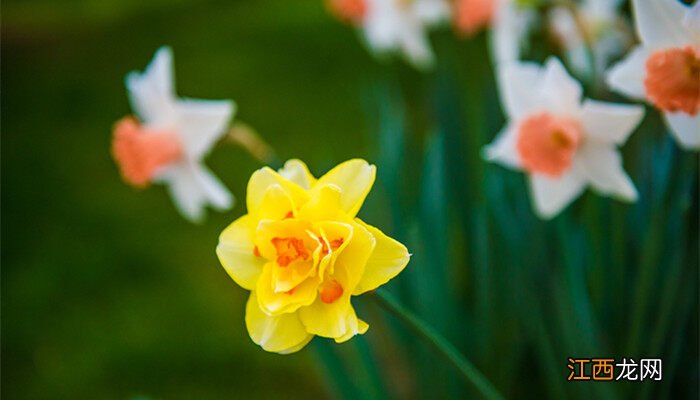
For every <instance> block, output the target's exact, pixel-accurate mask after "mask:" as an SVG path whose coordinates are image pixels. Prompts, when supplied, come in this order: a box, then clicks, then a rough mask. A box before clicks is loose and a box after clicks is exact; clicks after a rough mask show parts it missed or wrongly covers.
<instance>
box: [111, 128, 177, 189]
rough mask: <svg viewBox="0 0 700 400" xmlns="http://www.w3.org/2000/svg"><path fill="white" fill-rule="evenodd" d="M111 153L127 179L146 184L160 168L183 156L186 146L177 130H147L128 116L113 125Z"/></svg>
mask: <svg viewBox="0 0 700 400" xmlns="http://www.w3.org/2000/svg"><path fill="white" fill-rule="evenodd" d="M112 155H113V156H114V159H115V160H116V161H117V164H118V165H119V169H120V170H121V173H122V176H123V177H124V180H125V181H127V182H128V183H130V184H132V185H134V186H139V187H143V186H146V185H148V184H149V183H150V182H151V180H152V179H153V176H154V175H155V173H156V171H158V169H160V168H161V167H164V166H166V165H168V164H171V163H173V162H175V161H177V160H179V159H180V158H182V155H183V149H182V145H181V143H180V139H179V138H178V136H177V135H176V134H175V133H172V132H168V131H156V130H151V129H145V128H143V127H142V126H141V125H139V123H138V122H137V121H136V120H135V119H134V118H131V117H126V118H123V119H121V120H120V121H119V122H117V124H116V125H115V126H114V137H113V140H112Z"/></svg>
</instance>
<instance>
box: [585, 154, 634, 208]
mask: <svg viewBox="0 0 700 400" xmlns="http://www.w3.org/2000/svg"><path fill="white" fill-rule="evenodd" d="M574 164H575V166H576V168H577V169H578V170H579V171H580V172H581V174H583V175H585V177H586V179H587V180H588V182H590V184H591V186H593V188H594V189H595V190H596V191H598V192H600V193H601V194H606V195H612V196H615V197H618V198H620V199H621V200H625V201H636V200H637V189H635V187H634V184H633V183H632V180H631V179H630V177H629V176H628V175H627V173H625V171H624V169H623V167H622V157H620V153H619V152H618V150H617V149H616V148H615V147H613V146H612V145H606V144H601V143H594V142H586V143H584V144H583V145H582V146H581V147H580V148H579V149H578V151H577V152H576V157H575V159H574Z"/></svg>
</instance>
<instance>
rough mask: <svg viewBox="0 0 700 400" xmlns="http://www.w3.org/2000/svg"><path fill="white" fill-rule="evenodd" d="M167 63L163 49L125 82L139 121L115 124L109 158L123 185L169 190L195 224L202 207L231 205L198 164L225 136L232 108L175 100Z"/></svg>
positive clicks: (127, 119) (166, 51)
mask: <svg viewBox="0 0 700 400" xmlns="http://www.w3.org/2000/svg"><path fill="white" fill-rule="evenodd" d="M172 63H173V56H172V51H171V50H170V48H168V47H163V48H161V49H159V50H158V52H156V55H155V56H154V58H153V61H152V62H151V64H150V65H149V66H148V68H146V71H144V72H143V73H139V72H132V73H130V74H129V75H128V76H127V77H126V87H127V89H128V92H129V99H130V101H131V106H132V108H133V110H134V112H135V113H136V115H137V117H138V119H137V118H135V117H125V118H123V119H122V120H120V121H118V122H117V123H116V124H115V126H114V137H113V142H112V154H113V156H114V158H115V160H116V161H117V164H118V165H119V168H120V170H121V174H122V177H123V178H124V180H125V181H126V182H127V183H129V184H131V185H133V186H136V187H145V186H148V185H149V184H150V183H151V182H158V183H163V184H166V185H168V187H169V189H170V194H171V195H172V198H173V200H174V202H175V205H176V206H177V209H178V210H179V211H180V213H182V215H183V216H184V217H186V218H188V219H190V220H193V221H197V220H200V219H201V218H202V217H203V214H204V207H205V206H206V205H207V204H211V205H212V206H214V207H215V208H217V209H220V210H225V209H228V208H230V207H231V205H232V203H233V196H232V195H231V193H230V192H229V191H228V189H226V187H225V186H224V185H223V184H222V183H221V182H220V181H219V180H218V179H217V178H216V177H215V176H214V175H213V174H212V173H211V172H210V171H209V169H207V168H206V167H205V166H204V165H203V164H202V159H203V158H204V156H205V155H206V154H207V153H208V152H209V150H210V149H211V148H212V147H213V145H214V144H215V143H216V142H217V140H219V138H221V136H222V135H224V134H225V132H226V128H227V126H228V123H229V120H230V119H231V117H232V116H233V113H234V111H235V104H234V103H233V102H232V101H213V100H193V99H178V98H176V96H175V87H174V77H173V65H172Z"/></svg>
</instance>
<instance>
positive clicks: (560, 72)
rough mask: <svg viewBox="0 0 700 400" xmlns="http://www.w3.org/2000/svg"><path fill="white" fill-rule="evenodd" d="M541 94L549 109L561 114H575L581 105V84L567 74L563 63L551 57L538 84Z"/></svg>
mask: <svg viewBox="0 0 700 400" xmlns="http://www.w3.org/2000/svg"><path fill="white" fill-rule="evenodd" d="M538 84H539V87H538V90H539V94H540V96H541V98H542V101H543V102H544V103H545V104H546V105H547V109H548V110H550V111H554V112H557V113H560V114H569V115H571V114H574V113H575V112H576V110H578V108H579V105H580V104H581V96H582V94H583V89H582V88H581V84H580V83H579V82H578V81H577V80H576V79H574V78H572V77H571V75H569V73H568V72H566V69H565V68H564V66H563V65H562V63H561V61H559V59H557V58H555V57H549V58H548V59H547V62H546V63H545V66H544V73H543V75H542V79H541V80H540V81H539V82H538Z"/></svg>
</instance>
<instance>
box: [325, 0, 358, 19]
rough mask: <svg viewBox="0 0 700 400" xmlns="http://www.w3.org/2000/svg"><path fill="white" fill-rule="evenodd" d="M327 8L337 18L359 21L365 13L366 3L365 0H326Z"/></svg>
mask: <svg viewBox="0 0 700 400" xmlns="http://www.w3.org/2000/svg"><path fill="white" fill-rule="evenodd" d="M326 3H327V4H328V8H329V9H330V10H331V12H332V13H333V14H335V15H336V16H337V17H338V18H340V19H342V20H345V21H348V22H352V23H360V22H361V21H362V19H363V18H364V17H365V15H366V14H367V3H366V2H365V0H327V1H326Z"/></svg>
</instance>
